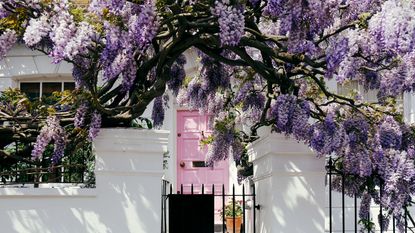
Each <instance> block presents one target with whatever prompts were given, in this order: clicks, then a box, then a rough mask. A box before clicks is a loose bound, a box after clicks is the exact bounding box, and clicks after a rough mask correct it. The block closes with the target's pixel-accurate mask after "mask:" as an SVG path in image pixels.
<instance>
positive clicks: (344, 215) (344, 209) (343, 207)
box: [342, 174, 346, 233]
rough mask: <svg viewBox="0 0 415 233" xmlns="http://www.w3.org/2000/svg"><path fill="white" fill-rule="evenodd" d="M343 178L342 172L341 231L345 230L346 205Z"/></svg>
mask: <svg viewBox="0 0 415 233" xmlns="http://www.w3.org/2000/svg"><path fill="white" fill-rule="evenodd" d="M344 182H345V178H344V175H343V174H342V226H343V233H345V232H346V207H345V193H344V188H345V184H344Z"/></svg>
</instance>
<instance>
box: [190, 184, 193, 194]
mask: <svg viewBox="0 0 415 233" xmlns="http://www.w3.org/2000/svg"><path fill="white" fill-rule="evenodd" d="M190 193H191V194H192V195H193V183H192V184H191V185H190Z"/></svg>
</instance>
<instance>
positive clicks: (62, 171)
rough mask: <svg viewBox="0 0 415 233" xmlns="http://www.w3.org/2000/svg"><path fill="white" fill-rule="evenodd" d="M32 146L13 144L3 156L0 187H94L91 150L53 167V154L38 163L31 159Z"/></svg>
mask: <svg viewBox="0 0 415 233" xmlns="http://www.w3.org/2000/svg"><path fill="white" fill-rule="evenodd" d="M31 148H32V145H31V144H29V143H23V142H18V141H17V142H14V143H12V144H10V145H9V146H8V147H6V149H7V152H8V153H4V154H3V155H1V156H0V186H4V187H8V186H13V187H35V188H38V187H40V184H69V183H70V184H82V185H84V186H87V187H94V186H95V175H94V172H93V170H94V161H95V157H94V156H93V154H92V150H91V147H90V146H87V147H85V148H83V149H80V150H78V151H77V152H76V153H74V154H72V155H66V156H65V157H64V158H63V159H62V161H60V162H59V164H56V165H53V166H52V164H51V157H50V156H51V154H52V152H51V151H50V150H53V148H47V150H46V151H45V153H44V156H43V157H42V158H40V159H38V160H33V159H32V158H31V154H30V152H31Z"/></svg>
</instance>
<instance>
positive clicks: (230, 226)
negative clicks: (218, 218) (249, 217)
mask: <svg viewBox="0 0 415 233" xmlns="http://www.w3.org/2000/svg"><path fill="white" fill-rule="evenodd" d="M241 226H242V216H238V217H235V231H234V230H233V217H226V231H227V232H228V233H234V232H235V233H240V232H241Z"/></svg>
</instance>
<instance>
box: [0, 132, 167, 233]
mask: <svg viewBox="0 0 415 233" xmlns="http://www.w3.org/2000/svg"><path fill="white" fill-rule="evenodd" d="M167 143H168V132H167V131H149V130H133V129H104V130H102V132H101V134H100V136H99V137H98V138H97V139H96V141H95V143H94V144H95V151H96V156H97V158H96V160H97V162H96V180H97V187H96V189H79V188H54V189H41V188H40V189H33V188H26V189H23V188H21V189H19V188H3V189H0V224H1V227H0V232H1V233H129V232H132V233H155V232H160V225H161V222H160V212H161V211H160V210H161V204H160V200H161V177H162V175H163V171H162V156H163V153H164V151H165V150H166V149H167Z"/></svg>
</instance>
